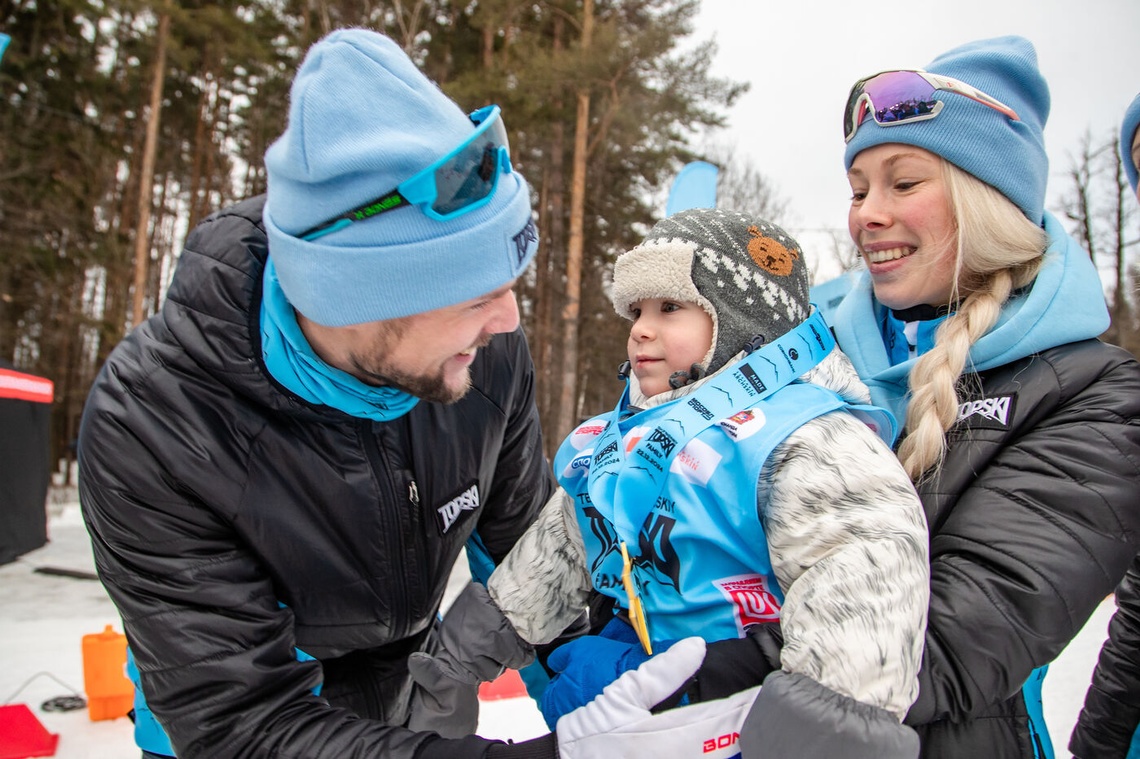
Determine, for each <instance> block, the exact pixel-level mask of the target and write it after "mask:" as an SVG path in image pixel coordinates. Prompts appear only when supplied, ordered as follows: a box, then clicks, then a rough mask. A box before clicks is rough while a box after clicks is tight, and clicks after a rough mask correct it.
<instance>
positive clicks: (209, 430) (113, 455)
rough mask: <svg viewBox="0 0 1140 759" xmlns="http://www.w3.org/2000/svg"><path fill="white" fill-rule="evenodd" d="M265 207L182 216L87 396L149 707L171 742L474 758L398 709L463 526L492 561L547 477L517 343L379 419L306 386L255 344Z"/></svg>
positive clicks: (102, 493)
mask: <svg viewBox="0 0 1140 759" xmlns="http://www.w3.org/2000/svg"><path fill="white" fill-rule="evenodd" d="M262 203H263V200H262V199H254V200H251V201H246V202H244V203H242V204H240V205H238V206H235V207H233V208H230V209H227V210H225V211H222V212H219V213H218V214H215V215H214V216H212V217H210V218H209V219H207V220H206V221H204V222H203V223H202V224H200V225H199V226H198V227H197V228H196V229H195V230H193V231H192V232H191V234H190V236H189V238H188V240H187V243H186V248H185V250H184V252H183V253H182V257H181V260H180V261H179V265H178V270H177V272H176V274H175V277H174V281H173V284H172V286H171V288H170V292H169V294H168V296H167V300H166V302H165V304H164V306H163V308H162V311H161V312H160V313H159V314H157V315H156V316H154V317H153V318H151V319H150V320H149V321H148V322H146V323H145V324H143V325H141V326H140V327H139V328H138V329H137V330H135V331H134V332H133V333H132V334H131V335H130V336H129V337H128V338H127V339H125V340H124V341H123V342H122V343H121V344H120V345H119V346H118V347H117V348H116V349H115V351H114V352H113V353H112V355H111V357H110V358H109V359H108V361H107V363H106V365H105V366H104V368H103V370H102V372H101V373H100V376H99V378H98V380H97V382H96V384H95V386H94V388H93V389H92V392H91V395H90V397H89V399H88V402H87V407H86V409H85V412H84V418H83V424H82V429H81V432H80V441H79V445H80V448H79V453H80V488H81V489H80V497H81V502H82V506H83V513H84V517H85V519H86V521H87V525H88V529H89V531H90V533H91V538H92V542H93V545H94V552H95V559H96V564H97V566H98V570H99V574H100V577H101V579H102V580H103V582H104V584H105V585H106V586H107V589H108V591H109V593H110V595H111V597H112V599H113V600H114V602H115V604H116V605H117V606H118V608H119V611H120V613H121V614H122V616H123V622H124V624H125V627H126V632H127V636H128V639H129V641H130V645H131V648H132V650H133V651H134V653H135V656H136V658H137V660H138V664H139V668H140V670H141V673H142V682H143V685H144V690H145V692H146V695H147V700H148V703H149V705H150V707H151V708H152V710H153V711H154V712H155V714H156V715H157V716H158V717H159V718H160V719H161V720H162V722H163V723H164V725H165V726H166V728H167V732H168V733H169V735H170V737H171V739H172V741H173V744H174V747H175V749H176V751H177V754H178V756H179V757H180V759H190V758H191V757H209V758H210V759H221V758H222V757H238V756H240V757H270V756H273V757H283V756H294V757H301V756H304V757H338V759H341V758H343V757H349V756H354V757H363V756H385V757H396V758H397V759H399V758H400V757H412V756H421V757H432V756H450V757H465V756H472V757H474V756H481V755H482V754H483V753H484V751H485V749H486V746H487V745H488V744H487V743H486V742H484V741H482V740H481V739H477V738H469V739H464V740H462V741H443V740H442V739H439V738H437V737H435V736H434V735H432V734H427V735H425V734H415V733H412V732H410V731H407V730H404V729H402V728H392V727H388V726H389V725H400V724H403V723H404V721H405V720H406V717H407V714H406V710H407V702H408V693H409V688H410V682H409V680H408V677H407V673H406V668H405V665H404V661H405V658H406V656H407V654H408V653H410V652H412V651H415V650H419V649H421V648H422V647H423V645H424V639H425V636H426V633H427V631H428V629H429V628H430V626H431V623H432V620H433V619H434V616H435V614H436V612H437V609H438V607H439V604H440V599H441V597H442V595H443V592H444V588H445V586H446V581H447V577H448V574H449V572H450V570H451V568H452V565H453V564H454V562H455V560H456V558H457V556H458V555H459V552H460V549H461V548H462V547H463V545H464V542H465V541H466V540H467V538H468V536H469V535H470V534H471V532H472V530H474V529H476V528H477V529H478V532H479V535H480V537H481V538H482V540H483V542H484V544H485V546H486V548H487V549H488V550H489V552H490V553H491V555H492V556H493V557H494V558H495V559H496V560H498V559H501V558H502V557H503V556H504V555H505V554H506V553H507V552H508V551H509V549H510V548H511V546H512V545H513V544H514V542H515V540H516V538H517V537H518V536H519V535H521V534H522V533H523V532H524V531H525V529H526V527H527V525H529V524H530V522H531V521H532V520H533V517H534V515H535V514H536V513H537V511H538V509H539V508H540V507H541V505H542V504H543V503H544V502H545V501H546V499H547V497H548V496H549V493H550V491H551V479H550V476H549V468H548V466H547V464H546V462H545V460H544V458H543V455H542V445H541V440H540V433H539V424H538V418H537V413H536V410H535V407H534V403H533V380H534V377H533V366H532V363H531V359H530V355H529V353H528V351H527V346H526V343H525V340H524V338H523V336H522V334H521V333H520V332H515V333H514V334H508V335H499V336H497V337H496V338H495V339H494V341H493V342H492V343H491V345H490V346H488V347H487V348H486V349H484V350H481V351H480V352H479V355H478V357H477V359H476V361H475V363H474V365H473V366H472V370H471V371H472V381H473V389H472V390H471V392H469V393H468V394H467V396H466V397H464V398H463V399H462V400H461V401H459V402H458V403H455V404H453V405H448V406H442V405H438V404H433V403H426V402H421V403H419V404H418V405H417V406H416V407H415V408H414V409H413V410H412V411H411V412H410V413H408V414H407V415H405V416H404V417H402V418H400V419H398V420H395V421H392V422H388V423H379V422H372V421H369V420H362V419H357V418H353V417H349V416H347V415H345V414H343V413H341V412H339V411H336V410H333V409H330V408H327V407H314V406H312V405H309V404H307V403H305V402H303V401H301V400H300V399H298V398H297V397H295V396H293V395H292V394H290V393H289V392H288V391H286V390H284V389H283V388H282V387H281V386H279V385H278V384H276V382H275V381H274V380H272V379H271V377H270V376H269V375H268V373H267V371H266V368H265V366H264V363H263V361H262V359H261V348H260V332H259V328H258V313H259V307H260V298H261V276H262V271H263V267H264V264H265V256H266V239H265V232H264V229H263V228H262V226H261V209H262ZM473 487H474V488H475V490H472V488H473ZM475 493H477V499H478V502H477V507H475V508H472V507H473V506H475V505H476V504H475V502H474V501H473V500H472V498H471V496H472V495H473V494H475ZM449 504H450V506H451V508H448V506H449ZM445 514H446V516H447V518H444V515H445ZM294 647H297V648H300V649H301V650H303V651H305V652H307V653H308V654H311V655H313V656H316V657H317V658H318V659H320V660H322V663H323V665H324V666H323V668H322V667H320V666H318V665H317V664H315V663H312V662H307V663H302V662H299V661H298V660H297V658H296V655H295V651H294ZM322 669H323V677H324V681H323V690H322V691H321V698H318V697H316V696H314V695H312V693H311V692H310V689H312V688H313V687H314V686H316V685H317V684H318V682H320V681H321V678H322ZM325 699H327V700H328V701H329V702H331V703H332V704H333V706H341V707H346V708H341V709H337V708H330V706H329V705H328V704H327V703H325ZM353 712H355V714H354V713H353ZM357 715H360V716H364V717H370V718H372V719H370V720H363V719H358V718H357Z"/></svg>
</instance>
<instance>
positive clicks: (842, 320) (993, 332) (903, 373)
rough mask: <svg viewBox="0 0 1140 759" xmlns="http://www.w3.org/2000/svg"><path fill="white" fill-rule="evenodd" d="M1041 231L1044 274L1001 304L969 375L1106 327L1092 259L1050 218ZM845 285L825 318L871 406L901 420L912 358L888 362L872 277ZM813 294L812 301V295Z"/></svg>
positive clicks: (974, 355)
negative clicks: (1045, 245)
mask: <svg viewBox="0 0 1140 759" xmlns="http://www.w3.org/2000/svg"><path fill="white" fill-rule="evenodd" d="M1044 226H1045V233H1046V234H1047V235H1048V236H1049V248H1048V250H1046V252H1045V263H1044V264H1043V266H1042V267H1041V271H1040V272H1039V273H1038V275H1037V278H1036V279H1035V280H1034V281H1033V283H1032V284H1031V285H1030V286H1029V287H1028V288H1026V289H1024V290H1023V291H1021V292H1020V293H1018V294H1017V295H1016V296H1015V297H1013V298H1010V300H1009V301H1007V302H1006V304H1005V306H1004V307H1003V308H1002V311H1001V316H1000V317H999V318H998V322H997V324H995V325H994V326H993V327H992V328H991V329H990V331H989V332H987V333H986V334H985V335H983V336H982V338H981V339H979V340H978V341H977V342H976V343H974V345H973V347H972V348H971V349H970V357H969V360H968V361H967V365H966V368H967V371H975V372H980V371H984V370H986V369H992V368H994V367H997V366H1004V365H1005V364H1008V363H1010V362H1013V361H1016V360H1018V359H1020V358H1025V357H1026V356H1029V355H1032V354H1034V353H1038V352H1040V351H1043V350H1046V349H1047V348H1053V347H1056V346H1058V345H1064V344H1065V343H1071V342H1075V341H1078V340H1085V339H1088V338H1093V337H1097V336H1099V335H1100V334H1101V333H1103V332H1104V331H1105V330H1106V329H1108V325H1109V316H1108V307H1107V305H1106V304H1105V300H1104V292H1103V290H1102V289H1101V282H1100V276H1099V274H1098V273H1097V270H1096V266H1094V265H1093V262H1092V260H1091V259H1090V258H1089V254H1088V253H1087V252H1085V250H1084V249H1083V248H1081V246H1080V245H1079V244H1078V243H1077V241H1076V240H1074V239H1073V238H1071V237H1069V235H1068V233H1066V232H1065V230H1064V228H1063V227H1062V226H1061V223H1060V222H1059V221H1057V219H1056V218H1054V217H1053V216H1052V215H1051V214H1049V213H1046V214H1045V223H1044ZM848 280H849V281H851V282H852V285H851V290H850V291H849V292H848V293H847V296H846V297H844V298H843V300H842V301H841V302H840V303H839V304H838V306H836V308H835V311H834V312H833V313H832V314H831V315H830V316H829V318H828V321H829V322H830V323H831V327H832V330H833V331H834V333H835V337H836V340H837V341H838V343H839V347H840V348H842V350H843V352H844V353H846V354H847V356H848V357H849V358H850V359H851V363H853V364H854V365H855V370H856V371H857V372H858V373H859V377H860V378H861V379H862V380H863V381H864V382H865V383H866V384H867V386H868V387H869V388H870V390H871V399H872V401H873V402H874V403H875V405H877V406H883V407H885V408H887V409H889V410H890V411H891V412H893V413H894V415H895V418H896V419H899V420H902V419H905V418H906V404H907V401H908V400H909V397H908V377H909V376H910V371H911V369H913V368H914V362H915V360H916V359H909V360H907V361H903V362H902V363H899V364H895V365H894V366H892V365H891V361H890V357H889V355H888V353H887V348H886V346H885V345H884V343H883V335H882V332H881V331H880V327H879V325H880V324H881V323H882V321H883V320H882V318H881V316H882V309H883V308H884V307H883V306H882V305H881V304H879V303H878V302H877V301H875V300H874V297H873V295H872V289H871V277H870V275H869V274H868V273H867V272H865V271H864V272H862V273H861V274H860V275H859V276H858V277H854V278H850V277H849V278H848ZM825 284H826V283H825ZM812 294H813V300H814V299H815V297H814V296H815V291H814V290H813V293H812Z"/></svg>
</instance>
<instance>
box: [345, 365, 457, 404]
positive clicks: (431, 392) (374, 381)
mask: <svg viewBox="0 0 1140 759" xmlns="http://www.w3.org/2000/svg"><path fill="white" fill-rule="evenodd" d="M358 366H359V365H358ZM360 371H362V372H364V373H365V375H366V376H367V378H368V379H367V380H365V381H366V382H367V383H368V384H370V385H381V386H387V387H394V388H396V389H397V390H403V391H404V392H405V393H408V394H409V395H414V396H416V397H417V398H419V399H420V400H424V401H431V402H432V403H445V404H446V403H455V402H456V401H458V400H459V399H460V398H462V397H463V396H465V395H467V391H468V390H470V389H471V374H470V372H468V374H467V376H466V380H465V381H464V383H463V385H462V386H461V387H448V385H447V382H446V381H445V379H444V374H443V367H440V368H439V369H437V370H436V371H435V373H434V374H430V375H414V374H408V373H405V372H403V371H400V370H399V369H397V368H395V367H390V366H383V365H382V366H379V367H377V369H376V371H367V370H365V369H363V368H360Z"/></svg>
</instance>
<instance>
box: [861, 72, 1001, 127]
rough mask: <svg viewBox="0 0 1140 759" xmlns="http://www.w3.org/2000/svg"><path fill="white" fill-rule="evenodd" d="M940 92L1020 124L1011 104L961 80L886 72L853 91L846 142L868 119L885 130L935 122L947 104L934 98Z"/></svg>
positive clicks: (926, 73)
mask: <svg viewBox="0 0 1140 759" xmlns="http://www.w3.org/2000/svg"><path fill="white" fill-rule="evenodd" d="M937 91H943V92H953V93H956V94H958V95H963V96H965V97H968V98H970V99H971V100H974V101H976V102H978V103H981V104H982V105H985V106H989V107H990V108H993V109H994V110H995V111H997V112H998V113H1001V114H1002V115H1004V116H1008V117H1009V118H1011V119H1013V120H1014V121H1020V119H1019V118H1018V116H1017V113H1016V112H1015V111H1014V110H1013V109H1012V108H1010V107H1009V106H1008V105H1006V104H1005V103H1003V102H1001V101H1000V100H998V99H997V98H994V97H991V96H990V95H987V94H986V93H984V92H982V91H981V90H979V89H978V88H976V87H973V86H971V85H969V84H966V83H965V82H963V81H960V80H958V79H953V78H951V77H948V76H942V75H940V74H931V73H929V72H927V71H919V70H917V69H915V70H898V71H882V72H879V73H878V74H875V75H874V76H869V77H867V78H866V79H860V80H859V81H858V82H856V83H855V86H854V87H852V88H851V94H850V95H849V96H848V98H847V107H846V109H845V110H844V112H843V140H844V142H851V139H852V138H853V137H854V136H855V132H856V131H857V130H858V129H859V127H860V126H861V125H862V124H863V122H864V121H866V119H867V117H868V116H870V117H871V119H872V120H874V122H875V123H876V124H878V125H879V126H883V127H889V126H898V125H899V124H910V123H912V122H916V121H923V120H925V119H933V118H934V117H936V116H937V115H938V113H939V112H940V111H941V110H942V106H943V105H944V104H943V102H942V101H941V100H938V99H936V98H935V97H934V93H935V92H937Z"/></svg>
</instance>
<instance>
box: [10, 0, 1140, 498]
mask: <svg viewBox="0 0 1140 759" xmlns="http://www.w3.org/2000/svg"><path fill="white" fill-rule="evenodd" d="M698 9H699V0H540V1H539V2H534V1H533V0H531V1H530V2H523V1H520V0H472V1H471V2H467V3H465V4H455V3H451V2H447V0H391V1H389V2H371V1H369V0H353V1H348V0H344V1H342V2H336V1H335V0H245V1H244V2H231V1H229V0H222V1H221V2H193V1H188V0H181V1H179V2H175V1H174V0H152V1H149V2H146V1H143V0H101V1H100V0H23V1H0V31H3V32H5V33H7V34H9V35H10V36H11V38H12V41H11V43H10V45H9V47H8V49H7V51H6V52H5V53H4V58H3V61H2V64H0V93H2V97H3V103H2V104H0V251H2V252H0V361H7V362H9V363H10V364H12V365H13V366H15V367H16V368H17V369H19V370H21V371H26V372H29V373H32V374H37V375H41V376H45V377H48V378H50V379H52V380H53V381H54V383H55V403H54V408H53V414H52V434H51V439H52V450H53V459H54V460H57V461H61V466H60V471H61V472H64V473H69V472H71V471H72V470H71V467H70V466H64V465H63V460H70V459H71V458H73V457H74V449H73V441H74V440H75V437H76V434H77V431H78V424H79V418H80V415H81V413H82V407H83V402H84V399H85V398H86V395H87V391H88V389H89V388H90V385H91V383H92V381H93V380H94V378H95V375H96V374H97V373H98V371H99V368H100V367H101V366H102V363H103V361H104V360H105V359H106V357H107V355H108V354H109V353H110V351H111V350H112V349H113V348H114V346H115V345H116V344H117V343H118V341H119V340H121V339H122V337H123V336H124V335H125V334H127V332H129V331H130V329H131V328H133V327H134V326H135V325H137V324H139V323H140V322H141V321H142V320H144V319H146V318H147V317H148V316H150V315H151V314H153V313H154V312H155V311H156V310H157V309H158V308H159V307H160V306H161V302H162V298H163V295H164V293H165V290H166V287H167V285H168V284H169V281H170V277H171V275H172V273H173V270H174V267H175V265H176V263H177V258H178V254H179V251H180V249H181V243H182V240H183V238H184V237H185V234H186V231H187V230H188V229H189V228H190V227H191V226H193V225H194V224H196V223H197V222H198V221H200V220H201V219H202V218H204V217H205V216H206V215H208V214H209V213H211V212H212V211H214V210H216V209H218V208H222V207H225V206H226V205H229V204H230V203H232V202H234V201H236V200H239V199H241V198H244V197H247V196H250V195H256V194H259V193H261V192H264V190H265V172H264V166H263V163H262V156H263V155H264V152H265V149H266V148H267V147H268V145H269V144H270V143H271V142H272V141H273V140H274V139H275V138H276V137H277V136H278V135H279V134H280V133H281V131H282V129H283V127H284V124H285V118H286V113H287V108H288V88H289V84H290V82H291V79H292V76H293V73H294V72H295V71H296V68H297V65H298V64H299V62H300V60H301V58H302V57H303V55H304V52H305V50H306V49H307V48H308V46H309V45H310V44H312V43H313V42H314V41H316V40H317V39H319V38H320V37H321V36H323V35H324V34H326V33H327V32H329V31H331V30H332V29H335V28H339V27H346V26H365V27H369V28H372V29H376V30H378V31H382V32H384V33H386V34H389V35H390V36H392V37H393V38H394V39H396V40H397V41H398V42H399V43H400V44H401V45H402V46H403V47H404V49H405V50H407V51H408V53H409V54H410V55H411V56H412V58H413V59H414V60H415V61H416V62H417V63H418V64H419V65H420V66H421V67H422V68H423V70H424V71H425V72H426V73H427V75H428V76H429V77H431V78H432V79H434V80H435V81H436V82H437V83H439V85H440V86H441V87H442V88H443V90H444V91H446V92H447V93H448V94H449V95H451V96H452V97H453V98H455V100H456V101H457V102H458V103H459V104H460V105H461V106H462V107H463V108H465V109H466V110H473V109H475V108H477V107H479V106H482V105H485V104H487V103H491V102H494V103H498V104H499V105H501V106H502V108H503V113H504V121H505V123H506V125H507V128H508V130H509V132H510V140H511V156H512V162H513V164H514V166H515V167H516V168H517V169H518V170H520V171H521V172H522V173H523V174H524V175H525V176H526V177H527V179H528V180H529V182H530V184H531V188H532V191H533V197H532V199H533V201H534V207H535V209H536V211H537V214H538V224H539V233H540V242H541V244H540V248H539V254H538V257H537V260H536V263H535V265H533V266H532V267H531V269H530V270H529V271H528V272H527V274H526V275H525V276H524V278H523V279H522V280H520V283H519V288H518V295H519V303H520V309H521V312H522V321H523V326H524V329H525V330H526V333H527V335H528V339H529V341H530V344H531V348H532V352H533V354H534V358H535V363H536V368H537V372H538V374H537V394H538V401H539V409H540V413H541V417H542V423H543V429H544V433H545V436H546V441H547V447H548V451H547V453H548V454H549V453H550V452H551V451H550V450H549V449H550V448H551V447H552V446H554V445H556V444H557V442H558V441H560V440H561V439H562V437H563V436H564V434H565V433H566V432H567V431H568V430H569V429H570V427H571V426H572V425H573V424H574V423H576V422H577V421H578V420H579V419H581V418H582V417H583V416H587V415H590V414H594V413H598V412H600V411H603V410H605V409H606V408H608V407H610V406H612V404H613V401H614V398H615V397H616V395H617V393H618V391H619V389H620V386H619V385H618V384H617V378H616V373H617V366H618V364H619V363H620V362H621V361H622V360H623V359H624V353H625V349H624V346H625V336H626V334H627V331H628V323H626V322H624V321H622V320H621V319H619V318H618V317H617V316H616V315H615V314H614V312H613V309H612V307H611V306H610V304H609V299H608V295H607V293H608V287H609V285H608V282H609V274H610V267H611V266H612V262H613V260H614V258H615V257H616V256H617V255H618V254H620V253H621V252H623V251H624V250H627V249H628V248H629V247H631V246H633V245H635V244H636V243H637V242H638V241H639V240H640V238H641V237H642V236H643V235H644V233H645V231H646V230H647V229H648V227H649V226H650V225H651V224H652V223H653V222H654V221H655V220H656V219H657V218H659V217H660V216H661V214H662V212H663V208H664V199H665V196H666V194H667V192H668V188H669V184H670V182H671V181H672V179H673V177H674V176H675V175H676V173H677V171H678V170H679V169H680V167H681V166H682V165H683V164H684V163H685V162H687V161H690V160H694V159H698V158H700V159H704V160H710V161H712V162H714V163H717V164H718V165H720V166H721V167H722V171H721V175H720V185H719V187H718V205H720V206H723V207H730V208H740V209H745V210H749V211H751V212H754V213H756V214H757V215H760V216H763V217H765V218H768V219H771V220H773V221H775V222H777V223H786V222H784V221H783V219H782V217H783V215H784V214H785V212H786V209H787V202H786V201H785V200H783V199H782V198H780V197H779V195H778V192H776V191H775V190H774V189H773V187H772V185H771V183H770V182H769V181H768V180H767V178H766V177H765V176H764V175H763V173H762V172H760V171H759V170H757V169H756V168H755V167H754V166H752V165H750V164H749V162H748V160H747V159H742V158H740V156H739V154H738V153H737V151H736V150H735V147H734V146H733V145H730V144H725V143H724V142H723V141H720V142H718V141H717V139H716V135H717V134H718V133H719V131H720V130H721V128H722V127H724V126H725V114H726V113H727V112H728V111H729V109H731V108H732V106H733V104H734V103H735V102H736V101H737V99H738V98H740V97H741V95H742V94H744V93H745V92H746V91H747V89H748V85H747V84H746V83H743V82H737V81H733V80H730V79H725V78H718V77H715V76H713V75H712V73H711V70H712V63H713V60H714V57H715V54H716V46H715V43H714V42H712V41H702V40H696V39H693V38H692V32H693V22H694V18H695V16H696V13H697V11H698ZM1116 147H1117V146H1116V144H1115V141H1114V140H1108V141H1103V142H1097V141H1096V140H1094V139H1093V138H1092V137H1091V136H1090V137H1089V138H1088V139H1087V140H1086V141H1085V142H1084V144H1082V146H1081V150H1080V151H1079V154H1078V155H1077V156H1075V157H1074V159H1073V163H1072V166H1071V169H1070V171H1069V173H1068V175H1067V179H1068V181H1069V184H1070V187H1069V188H1068V190H1067V191H1066V193H1065V200H1064V201H1063V207H1062V208H1058V209H1053V210H1055V211H1057V212H1059V213H1060V214H1061V216H1062V217H1063V218H1064V219H1066V220H1067V223H1068V225H1069V228H1070V231H1071V232H1072V233H1073V235H1074V236H1075V237H1076V238H1077V239H1078V240H1080V241H1081V243H1082V244H1083V245H1084V247H1085V249H1086V250H1087V251H1089V253H1090V255H1092V256H1093V259H1094V260H1095V261H1096V262H1097V264H1098V266H1100V268H1101V271H1102V276H1103V279H1104V282H1105V290H1106V298H1107V300H1108V303H1109V306H1110V309H1111V310H1112V312H1113V327H1112V328H1111V329H1110V331H1109V332H1108V333H1106V335H1105V339H1106V340H1108V341H1110V342H1115V343H1117V344H1120V345H1123V346H1124V347H1126V348H1128V349H1129V350H1131V351H1132V352H1133V353H1134V354H1135V353H1140V322H1138V318H1137V316H1138V312H1137V302H1136V297H1135V295H1136V293H1137V291H1138V284H1140V271H1138V270H1137V268H1136V267H1135V265H1132V264H1130V263H1129V261H1130V260H1132V258H1131V257H1130V250H1132V249H1134V248H1135V247H1136V245H1137V243H1138V242H1140V213H1137V212H1136V210H1135V202H1134V201H1133V199H1131V198H1130V197H1129V196H1130V188H1129V186H1128V184H1127V182H1126V180H1125V179H1124V175H1123V170H1122V166H1121V164H1120V160H1119V151H1118V150H1117V149H1116ZM789 230H790V231H792V232H793V233H795V229H794V228H791V227H789ZM806 254H807V256H808V259H809V260H811V261H812V262H813V264H814V267H813V268H814V269H815V270H817V271H830V272H832V273H834V272H835V271H838V270H840V269H842V268H848V267H851V266H854V265H857V256H856V255H855V252H854V250H853V248H852V247H851V245H850V242H849V241H847V240H845V239H842V238H841V236H839V235H836V236H834V238H833V239H832V240H831V241H830V244H829V245H817V246H816V248H815V249H811V250H807V251H806ZM65 476H66V474H65Z"/></svg>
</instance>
